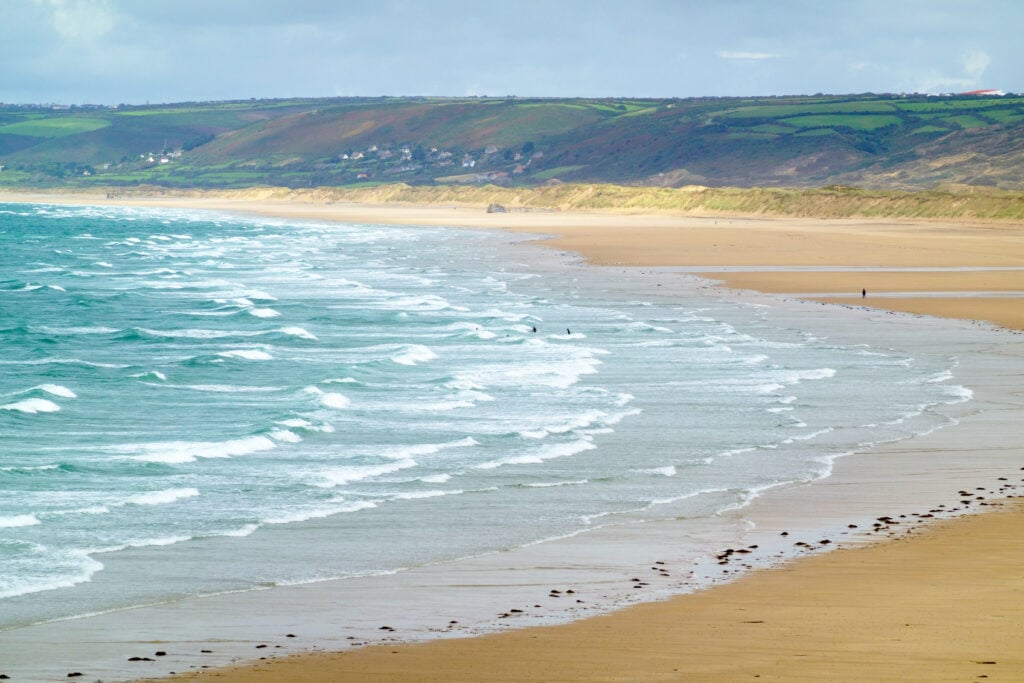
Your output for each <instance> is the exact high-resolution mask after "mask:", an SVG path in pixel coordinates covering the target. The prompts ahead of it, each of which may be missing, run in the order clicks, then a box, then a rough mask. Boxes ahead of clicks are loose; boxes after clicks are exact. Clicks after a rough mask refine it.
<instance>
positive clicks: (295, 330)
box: [278, 327, 317, 341]
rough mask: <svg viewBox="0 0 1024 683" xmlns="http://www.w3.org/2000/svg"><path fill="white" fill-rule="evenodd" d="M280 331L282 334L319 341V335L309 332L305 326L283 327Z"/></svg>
mask: <svg viewBox="0 0 1024 683" xmlns="http://www.w3.org/2000/svg"><path fill="white" fill-rule="evenodd" d="M278 332H280V333H281V334H286V335H288V336H290V337H298V338H299V339H308V340H310V341H317V337H316V335H315V334H312V333H311V332H307V331H306V330H305V329H304V328H301V327H282V328H281V329H280V330H278Z"/></svg>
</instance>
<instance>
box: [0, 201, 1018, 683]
mask: <svg viewBox="0 0 1024 683" xmlns="http://www.w3.org/2000/svg"><path fill="white" fill-rule="evenodd" d="M2 200H3V197H2V196H0V201H2ZM36 200H39V198H36ZM77 201H78V202H80V201H81V200H77ZM94 203H107V202H105V201H96V202H94ZM112 203H127V202H112ZM132 203H135V204H140V205H156V206H167V207H172V208H173V207H180V208H204V209H211V210H227V211H246V212H254V213H260V214H263V215H273V216H281V217H285V218H289V219H310V220H343V221H360V222H374V223H397V224H408V225H415V224H423V225H453V226H463V227H483V228H501V229H511V230H517V231H522V232H527V233H531V234H537V235H545V236H546V235H559V236H560V237H558V238H556V239H553V240H550V241H549V244H550V245H551V246H553V247H555V248H558V249H563V250H568V251H576V252H579V253H581V254H583V255H584V256H585V257H586V258H587V259H588V260H589V261H590V262H592V263H595V264H598V265H626V266H643V267H651V266H670V267H685V268H686V270H688V271H690V272H697V273H701V274H703V275H704V276H706V277H709V278H712V279H716V280H722V281H724V282H725V283H726V285H727V286H731V287H737V288H744V289H747V288H749V289H759V290H761V291H765V292H773V293H778V294H783V295H786V294H812V295H819V296H816V297H815V296H806V297H802V298H806V299H815V298H817V299H823V300H824V299H829V300H833V301H835V302H836V303H837V304H840V305H846V306H850V307H851V309H852V310H851V312H850V314H851V315H871V313H870V312H867V313H866V312H865V311H864V310H863V307H865V306H870V307H875V308H881V309H886V310H894V311H899V310H906V311H909V312H912V313H917V314H924V315H938V316H948V317H959V318H967V319H972V320H974V319H983V320H991V321H996V322H998V323H1000V324H1002V325H1004V326H1008V327H1014V328H1017V329H1024V324H1022V322H1024V321H1022V320H1021V317H1020V315H1021V314H1020V309H1021V306H1020V305H1019V304H1020V303H1021V301H1020V298H1018V297H1019V293H1020V292H1021V290H1022V287H1021V281H1024V270H1016V269H1024V227H1022V226H1014V225H1006V224H1000V225H970V224H952V223H941V224H940V223H895V222H885V221H857V220H850V221H814V220H795V219H793V220H791V219H761V218H725V217H687V216H666V215H652V216H625V215H620V214H613V213H601V214H582V213H581V214H575V213H574V214H567V213H555V214H549V213H521V214H520V213H513V214H485V213H484V212H483V211H482V210H481V209H478V208H471V207H459V208H452V207H444V208H441V207H368V206H340V205H330V206H325V205H311V204H294V205H291V204H288V203H275V202H254V203H251V204H246V203H244V202H218V201H217V200H202V201H197V200H174V201H171V200H154V201H151V202H143V201H134V202H132ZM732 266H746V267H747V268H744V269H743V270H742V271H736V270H730V269H729V268H727V267H732ZM758 268H763V270H759V269H758ZM808 268H812V270H808ZM850 268H856V269H857V271H856V272H851V271H850V270H849V269H850ZM921 268H929V269H935V268H938V269H942V270H941V271H934V270H932V271H923V270H917V269H921ZM964 268H972V269H975V270H970V271H965V270H963V269H964ZM994 268H1010V269H1014V270H989V269H994ZM892 269H896V270H897V271H898V272H893V271H892ZM872 271H874V272H872ZM869 274H870V276H871V277H877V278H878V279H875V280H868V279H866V278H867V277H869ZM868 282H870V283H871V284H870V287H868V284H860V283H868ZM861 287H865V288H869V292H868V297H867V298H864V299H862V298H861V297H860V288H861ZM847 288H850V289H852V290H853V291H851V292H848V293H847V294H846V296H844V297H839V296H829V295H835V294H841V293H843V292H845V291H846V289H847ZM942 293H955V294H956V296H941V294H942ZM977 293H981V294H982V295H981V296H976V294H977ZM814 305H817V304H814ZM875 315H877V314H875ZM909 322H910V323H911V324H913V323H914V321H913V320H910V321H909ZM920 329H921V331H922V334H924V335H927V334H928V326H927V325H922V327H921V328H920ZM1001 334H1002V335H1003V337H999V339H1000V340H1004V341H1000V342H999V343H1005V344H1006V349H1005V350H1003V349H999V348H997V349H995V352H994V354H993V355H991V356H989V357H987V360H985V361H984V362H987V363H989V366H988V367H986V368H984V372H983V373H982V374H983V376H985V377H987V378H988V379H987V381H989V382H990V383H992V384H993V385H996V384H999V386H998V387H995V389H993V390H992V391H987V392H982V393H981V394H980V396H981V400H982V401H983V402H985V403H986V412H984V413H983V415H982V419H980V420H976V421H975V423H974V424H973V428H971V429H951V430H941V431H939V432H935V433H933V434H931V435H928V436H926V437H922V438H918V439H914V440H913V441H912V442H911V443H909V444H908V443H903V444H899V445H897V446H893V447H890V448H882V449H877V450H876V451H872V453H870V454H868V455H866V456H857V457H854V458H846V459H842V460H840V461H839V462H838V463H837V467H836V470H835V472H834V474H833V476H832V477H830V478H829V479H828V480H826V481H825V482H822V483H815V484H812V485H810V486H803V487H794V488H793V489H791V490H789V491H786V492H783V493H782V494H780V495H778V496H765V497H763V498H761V499H759V500H758V501H757V503H755V506H753V507H754V509H751V510H745V511H744V515H746V516H751V517H756V518H758V519H759V520H760V523H761V532H762V533H763V534H765V535H771V536H772V537H775V538H776V539H778V542H779V543H782V542H783V541H782V539H783V538H785V543H786V545H790V546H791V545H793V544H794V543H806V544H807V546H808V548H810V547H814V548H818V549H820V548H824V547H827V545H829V544H822V543H821V541H823V540H829V541H830V544H833V543H834V544H838V542H839V541H840V540H841V539H840V538H839V537H838V536H837V537H833V538H830V539H817V538H799V539H798V538H788V537H782V536H781V534H782V531H784V530H785V529H782V528H780V527H778V526H777V525H776V526H773V524H772V519H773V518H774V517H773V516H779V517H780V518H781V513H780V512H779V511H780V510H783V509H790V510H791V509H792V508H793V506H794V505H796V506H800V505H803V506H805V509H807V510H813V511H814V514H815V515H820V516H821V517H823V518H829V516H830V515H834V516H835V520H834V521H837V522H838V521H840V520H842V521H850V522H853V521H856V522H857V523H858V524H859V525H860V526H861V528H860V529H859V530H858V531H857V532H856V533H857V534H858V535H859V536H858V540H856V541H853V542H850V543H849V544H848V545H849V546H850V547H849V548H847V549H841V550H838V551H835V552H829V553H819V552H815V553H810V554H812V555H813V556H811V557H806V558H801V559H797V560H795V561H792V562H788V563H786V564H784V565H783V566H782V567H781V568H776V569H769V570H762V571H757V572H753V573H749V574H747V575H745V576H744V578H742V579H740V580H738V581H735V582H732V583H726V584H721V585H716V586H714V587H712V588H709V589H707V590H703V591H700V592H697V593H694V594H691V595H684V596H679V597H676V598H673V599H671V600H668V601H662V602H655V603H650V604H644V605H639V606H634V607H630V608H628V609H624V610H621V611H618V612H615V613H614V614H611V615H608V616H600V617H594V618H591V619H585V620H581V621H576V622H573V623H571V624H567V625H562V626H555V627H534V628H527V629H521V630H512V631H509V632H507V633H501V634H496V635H488V636H482V637H477V638H471V639H459V640H442V641H436V642H430V643H425V644H413V645H407V644H399V643H392V642H388V643H386V644H383V645H377V646H373V647H367V648H363V649H358V650H353V651H352V652H346V653H340V654H327V653H317V654H306V655H296V656H292V657H289V658H285V659H280V660H276V661H267V662H257V663H255V664H253V665H249V666H243V667H240V668H221V669H214V670H204V671H202V672H197V673H195V674H190V675H188V676H186V678H189V679H192V678H195V679H203V680H205V679H216V680H220V681H284V680H306V681H320V680H323V681H327V680H331V681H336V680H395V681H439V680H446V681H451V680H464V681H478V680H516V681H542V680H564V681H574V680H578V681H583V680H587V681H592V680H617V681H621V680H638V681H639V680H645V681H646V680H687V681H736V680H747V679H753V678H755V677H757V678H759V679H760V680H808V681H811V680H813V681H821V680H921V681H935V680H976V679H978V678H980V677H987V678H988V679H991V680H1024V635H1022V634H1024V629H1022V624H1024V600H1022V595H1024V573H1022V572H1021V569H1020V567H1021V566H1024V541H1022V540H1021V539H1024V507H1022V506H1021V505H1020V504H1017V503H1016V502H1015V501H1014V500H1012V499H1010V500H1006V501H1005V502H1004V503H1002V504H998V503H997V501H998V500H999V499H1002V498H1003V497H1004V496H1006V495H1016V489H1013V488H1010V487H1011V486H1012V487H1017V486H1024V483H1022V481H1021V478H1022V477H1024V471H1021V470H1020V468H1021V467H1024V448H1022V446H1021V444H1020V443H1019V434H1020V431H1019V427H1018V428H1016V429H1015V428H1014V427H1013V425H1019V424H1021V423H1022V421H1021V420H1020V416H1021V412H1024V411H1022V410H1021V399H1022V397H1021V392H1020V390H1019V387H1020V386H1021V382H1020V379H1021V377H1022V371H1021V351H1020V348H1019V346H1020V344H1019V341H1018V340H1019V337H1016V336H1014V335H1013V334H1012V332H1010V331H1007V332H1004V333H1001ZM994 346H998V344H994ZM951 352H952V351H951ZM1001 358H1005V363H1003V362H1002V361H1001V360H1000V359H1001ZM970 417H971V416H964V419H965V420H967V419H969V418H970ZM986 430H988V432H987V433H986ZM981 436H984V438H980V437H981ZM978 450H983V451H985V452H987V453H998V454H999V457H1000V458H1002V460H1001V461H1000V462H1001V464H1000V466H999V467H993V468H991V469H989V470H984V471H979V470H978V469H977V468H975V467H973V465H972V462H971V460H972V455H973V454H974V453H976V452H977V451H978ZM922 452H927V453H928V454H929V457H928V459H927V461H924V462H922V460H921V459H920V455H921V453H922ZM938 470H942V471H943V473H944V474H946V475H956V474H957V473H961V472H962V476H963V481H962V483H961V484H960V486H961V487H962V489H961V490H960V491H957V490H949V489H948V488H942V487H945V486H947V484H946V483H945V482H948V476H947V477H946V478H945V479H942V480H941V481H942V482H943V483H942V485H941V486H942V487H940V486H939V484H938V483H937V484H936V488H935V490H933V491H932V490H929V488H928V487H927V486H924V487H922V490H924V491H925V492H926V494H927V495H926V498H922V499H921V500H916V501H910V502H901V496H900V490H899V484H900V483H901V482H903V481H908V480H910V479H913V478H917V479H921V478H927V477H930V476H931V475H932V474H934V473H935V472H936V471H938ZM936 481H937V482H938V481H939V480H938V479H937V480H936ZM853 486H857V487H858V488H857V489H856V490H857V491H864V490H868V491H871V495H869V496H868V497H867V499H866V500H865V501H862V502H861V505H862V506H863V507H864V509H872V510H875V511H876V512H875V517H888V518H889V519H888V520H887V521H880V522H877V524H878V525H879V527H878V528H877V529H876V530H875V531H874V532H873V533H871V534H869V535H867V536H864V535H861V532H863V531H865V530H866V529H867V525H868V523H867V522H865V520H862V519H860V518H858V519H856V520H853V519H849V518H848V517H844V515H848V506H847V507H844V506H843V501H842V498H843V491H844V490H846V487H850V488H849V490H854V489H853V488H852V487H853ZM981 489H984V490H981ZM1021 490H1022V492H1024V489H1021ZM962 492H963V493H962ZM968 493H969V494H971V495H967V494H968ZM928 496H930V498H928ZM964 500H969V501H970V503H964V502H963V501H964ZM847 502H848V501H847ZM830 505H834V506H836V509H832V508H830ZM900 505H903V507H899V506H900ZM930 506H939V507H930ZM964 509H971V510H974V511H980V510H985V511H992V514H985V515H969V516H966V517H958V518H956V519H949V520H943V521H941V522H937V523H926V522H932V520H934V519H936V518H941V517H946V516H949V515H951V514H954V513H956V512H962V511H963V510H964ZM901 515H903V516H901ZM908 527H914V529H915V531H913V532H911V533H910V534H909V535H903V534H904V530H905V529H907V528H908ZM851 533H852V532H851ZM893 534H895V535H897V536H898V538H897V539H896V540H890V541H889V542H886V543H871V541H873V540H881V539H887V538H889V537H890V535H893ZM865 542H867V544H866V545H865ZM726 560H730V561H735V558H733V557H727V558H726ZM652 561H653V558H652ZM652 569H653V567H652ZM301 635H302V634H300V638H301ZM296 644H297V645H301V640H300V642H298V643H296ZM0 673H2V671H0Z"/></svg>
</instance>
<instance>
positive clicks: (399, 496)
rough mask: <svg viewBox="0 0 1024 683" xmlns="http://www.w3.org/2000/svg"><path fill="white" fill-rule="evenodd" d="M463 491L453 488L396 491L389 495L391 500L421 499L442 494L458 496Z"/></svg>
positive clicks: (439, 496) (437, 496) (441, 495)
mask: <svg viewBox="0 0 1024 683" xmlns="http://www.w3.org/2000/svg"><path fill="white" fill-rule="evenodd" d="M462 493H465V491H463V490H461V489H453V490H451V491H441V490H434V491H409V492H407V493H396V494H394V495H392V496H391V498H392V500H423V499H425V498H443V497H444V496H458V495H460V494H462Z"/></svg>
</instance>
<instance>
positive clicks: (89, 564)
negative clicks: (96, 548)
mask: <svg viewBox="0 0 1024 683" xmlns="http://www.w3.org/2000/svg"><path fill="white" fill-rule="evenodd" d="M21 545H22V546H23V547H25V548H27V549H28V550H27V552H23V553H18V554H19V555H22V557H21V558H19V559H21V560H22V562H23V563H25V564H27V565H29V566H31V565H33V564H34V565H37V566H40V567H46V572H45V574H42V575H34V574H32V573H28V574H26V575H23V576H3V575H0V599H5V598H13V597H17V596H19V595H28V594H31V593H42V592H44V591H51V590H57V589H60V588H71V587H72V586H77V585H79V584H82V583H86V582H88V581H90V580H91V579H92V577H93V575H94V574H96V572H98V571H100V570H102V569H103V564H102V563H101V562H99V561H97V560H95V559H93V558H92V557H90V556H89V555H88V553H86V552H83V551H75V550H72V551H68V552H66V553H60V554H56V553H54V552H53V551H51V550H49V549H46V548H44V547H43V546H39V545H37V544H34V543H25V544H21ZM54 574H56V576H54Z"/></svg>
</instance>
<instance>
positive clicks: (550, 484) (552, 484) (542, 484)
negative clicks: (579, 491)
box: [517, 479, 590, 489]
mask: <svg viewBox="0 0 1024 683" xmlns="http://www.w3.org/2000/svg"><path fill="white" fill-rule="evenodd" d="M589 483H590V480H589V479H576V480H573V481H538V482H531V483H528V484H517V486H520V487H522V488H526V489H551V488H559V487H561V486H584V485H586V484H589Z"/></svg>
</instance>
